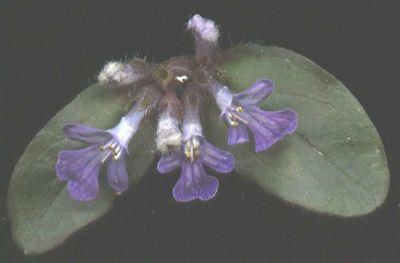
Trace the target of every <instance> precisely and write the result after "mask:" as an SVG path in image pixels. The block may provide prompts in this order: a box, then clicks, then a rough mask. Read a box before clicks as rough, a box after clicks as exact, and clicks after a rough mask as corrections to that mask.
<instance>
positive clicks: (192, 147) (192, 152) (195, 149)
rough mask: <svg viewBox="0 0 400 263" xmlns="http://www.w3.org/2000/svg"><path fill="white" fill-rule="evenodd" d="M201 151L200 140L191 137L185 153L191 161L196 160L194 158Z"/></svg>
mask: <svg viewBox="0 0 400 263" xmlns="http://www.w3.org/2000/svg"><path fill="white" fill-rule="evenodd" d="M199 152H200V142H199V141H198V140H197V139H196V138H191V139H189V140H188V141H187V142H186V144H185V150H184V154H185V156H186V158H188V159H189V160H190V162H193V161H194V158H195V157H196V156H197V155H198V154H199Z"/></svg>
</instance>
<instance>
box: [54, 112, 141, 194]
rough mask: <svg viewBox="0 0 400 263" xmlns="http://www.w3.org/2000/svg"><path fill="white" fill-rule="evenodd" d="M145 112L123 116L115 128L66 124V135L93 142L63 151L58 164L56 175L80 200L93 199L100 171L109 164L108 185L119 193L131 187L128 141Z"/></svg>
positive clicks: (74, 138) (96, 192)
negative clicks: (127, 166)
mask: <svg viewBox="0 0 400 263" xmlns="http://www.w3.org/2000/svg"><path fill="white" fill-rule="evenodd" d="M143 115H144V113H138V114H137V115H136V116H133V118H131V119H129V118H126V117H123V118H122V119H121V121H120V123H119V124H118V125H117V126H115V127H114V128H113V129H109V130H101V129H96V128H92V127H89V126H86V125H82V124H78V123H73V124H68V125H66V126H65V127H64V133H65V135H66V136H67V137H68V138H70V139H72V140H77V141H81V142H85V143H87V144H90V145H89V146H88V147H86V148H83V149H79V150H66V151H61V152H60V153H59V155H58V160H57V164H56V172H57V176H58V178H59V179H60V180H63V181H68V191H69V193H70V195H71V197H72V198H73V199H75V200H77V201H91V200H93V199H95V198H96V197H97V195H98V192H99V182H98V177H99V172H100V167H101V165H102V164H103V163H105V164H106V165H107V180H108V184H109V185H110V186H111V187H112V188H113V189H114V190H115V191H117V192H122V191H125V190H126V189H127V188H128V172H127V169H126V166H125V157H126V154H127V153H128V144H129V141H130V139H131V137H132V136H133V134H134V133H135V132H136V130H137V127H138V125H139V122H140V120H141V119H142V117H143Z"/></svg>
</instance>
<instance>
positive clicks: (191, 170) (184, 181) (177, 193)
mask: <svg viewBox="0 0 400 263" xmlns="http://www.w3.org/2000/svg"><path fill="white" fill-rule="evenodd" d="M217 190H218V180H217V178H215V177H213V176H210V175H208V174H207V173H206V172H205V171H204V168H203V166H202V165H201V163H200V162H199V161H198V160H194V161H193V162H190V161H189V160H185V161H184V163H183V165H182V173H181V176H180V178H179V180H178V182H177V183H176V185H175V187H174V189H173V196H174V198H175V200H176V201H180V202H187V201H191V200H193V199H200V200H203V201H207V200H209V199H211V198H213V197H214V196H215V194H216V193H217Z"/></svg>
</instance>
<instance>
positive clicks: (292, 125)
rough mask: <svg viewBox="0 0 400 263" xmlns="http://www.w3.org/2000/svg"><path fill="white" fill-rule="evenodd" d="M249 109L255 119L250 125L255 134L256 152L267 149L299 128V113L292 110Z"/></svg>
mask: <svg viewBox="0 0 400 263" xmlns="http://www.w3.org/2000/svg"><path fill="white" fill-rule="evenodd" d="M249 111H250V115H251V118H253V120H254V121H250V122H249V124H248V127H249V128H250V129H251V130H252V131H253V134H254V139H255V144H256V152H260V151H265V150H267V149H268V148H270V147H271V146H272V145H273V144H274V143H276V142H277V141H279V140H281V139H282V138H283V137H284V136H285V135H287V134H291V133H293V132H294V131H295V130H296V128H297V114H296V112H294V111H292V110H283V111H271V112H268V111H264V110H261V109H260V108H258V107H251V108H250V109H249Z"/></svg>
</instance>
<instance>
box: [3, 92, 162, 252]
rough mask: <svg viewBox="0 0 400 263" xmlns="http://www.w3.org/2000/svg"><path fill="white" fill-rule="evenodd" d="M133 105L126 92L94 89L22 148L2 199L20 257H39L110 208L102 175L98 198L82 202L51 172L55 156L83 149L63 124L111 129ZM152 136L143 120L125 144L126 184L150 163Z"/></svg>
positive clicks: (138, 176)
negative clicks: (130, 140)
mask: <svg viewBox="0 0 400 263" xmlns="http://www.w3.org/2000/svg"><path fill="white" fill-rule="evenodd" d="M132 104H133V99H132V98H131V96H129V91H128V90H123V91H109V90H106V89H104V88H102V87H100V86H98V85H93V86H91V87H89V88H88V89H86V90H85V91H84V92H82V93H81V94H80V95H78V96H77V98H76V99H75V100H73V101H72V102H71V103H70V104H69V105H67V106H66V107H65V108H64V109H63V110H61V111H60V112H59V113H57V115H55V116H54V117H53V118H52V119H51V120H50V121H49V122H48V123H47V124H46V126H45V127H44V128H43V129H42V130H40V131H39V133H38V134H37V135H36V136H35V138H34V139H33V140H32V142H31V143H30V144H29V145H28V147H27V148H26V149H25V152H24V154H23V155H22V157H21V158H20V160H19V162H18V164H17V165H16V167H15V171H14V173H13V175H12V178H11V182H10V187H9V192H8V200H7V201H8V208H9V215H10V219H11V222H12V234H13V238H14V240H15V241H16V242H17V243H18V245H19V246H20V247H21V248H22V249H23V251H24V253H25V254H37V253H42V252H45V251H47V250H49V249H51V248H53V247H55V246H57V245H59V244H61V243H62V242H63V241H64V240H65V239H66V238H68V237H69V236H70V235H71V234H73V233H74V232H76V231H77V230H79V229H80V228H82V227H84V226H85V225H87V224H89V223H90V222H92V221H94V220H95V219H97V218H99V217H100V216H102V215H103V214H104V213H106V212H107V211H108V210H109V209H110V208H111V206H112V202H113V199H114V198H113V196H114V194H113V192H112V189H111V188H110V187H109V186H108V185H107V183H106V180H105V174H104V171H102V174H100V193H99V196H98V197H97V199H96V200H94V201H92V202H87V203H80V202H76V201H74V200H73V199H71V197H70V196H69V194H68V190H67V188H66V183H65V182H61V181H59V180H58V178H57V176H56V173H55V169H54V167H55V164H56V160H57V153H58V152H59V151H60V150H63V149H76V148H81V147H82V146H84V144H81V143H77V142H73V141H71V140H69V139H66V138H65V137H64V135H63V132H62V128H63V126H64V125H65V124H67V123H70V122H81V123H85V124H88V125H91V126H93V127H98V128H111V127H113V126H114V125H115V124H117V123H118V121H119V119H120V117H121V116H122V115H123V114H124V112H126V111H127V110H129V109H130V107H131V106H132ZM152 132H153V131H152V130H151V126H150V125H149V123H147V121H146V120H145V121H144V122H143V123H142V125H141V127H140V129H139V130H138V133H137V134H136V135H135V136H134V138H133V141H132V142H131V144H130V145H129V148H130V155H129V157H130V158H127V168H128V172H129V175H130V178H129V179H130V182H131V183H136V182H138V180H139V179H140V178H141V177H142V176H143V175H144V174H145V173H146V170H147V169H148V167H149V165H150V164H151V163H152V161H153V159H154V153H155V146H154V142H153V138H152V136H148V134H149V133H152Z"/></svg>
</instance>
